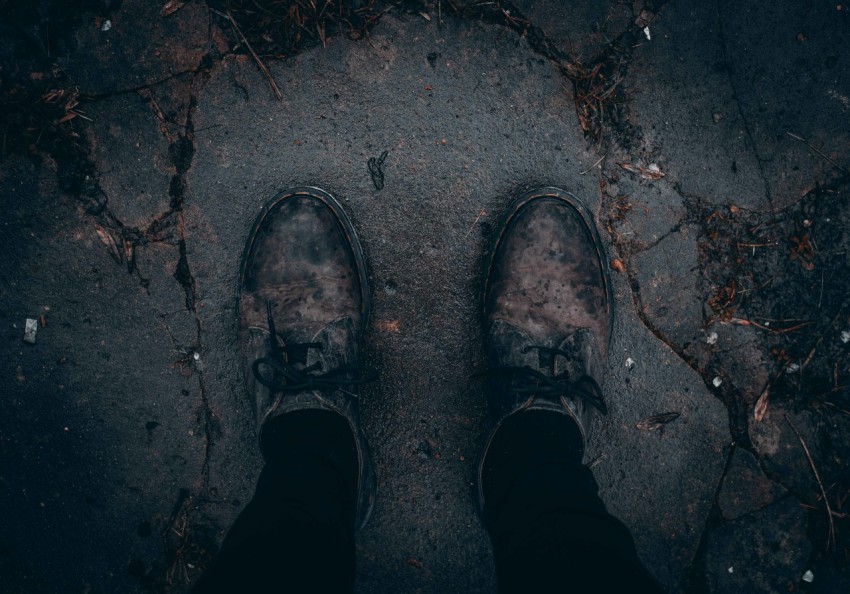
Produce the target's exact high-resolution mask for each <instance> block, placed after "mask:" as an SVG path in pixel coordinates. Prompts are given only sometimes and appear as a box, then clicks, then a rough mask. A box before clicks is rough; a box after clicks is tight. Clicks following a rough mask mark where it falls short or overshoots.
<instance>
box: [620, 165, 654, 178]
mask: <svg viewBox="0 0 850 594" xmlns="http://www.w3.org/2000/svg"><path fill="white" fill-rule="evenodd" d="M618 165H619V166H620V167H622V168H623V169H625V170H626V171H628V172H629V173H634V174H635V175H639V176H640V177H641V179H648V180H652V181H655V180H659V179H661V178H662V177H664V175H665V174H664V172H662V171H661V170H660V169H659V168H658V165H656V164H655V163H653V164H651V165H650V166H649V167H641V166H640V165H634V164H632V163H618Z"/></svg>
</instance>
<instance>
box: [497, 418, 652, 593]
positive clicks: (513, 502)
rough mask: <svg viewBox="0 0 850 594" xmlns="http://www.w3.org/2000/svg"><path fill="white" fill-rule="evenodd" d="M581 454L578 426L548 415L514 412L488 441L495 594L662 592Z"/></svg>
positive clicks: (567, 419)
mask: <svg viewBox="0 0 850 594" xmlns="http://www.w3.org/2000/svg"><path fill="white" fill-rule="evenodd" d="M581 455H582V440H581V435H580V433H579V429H578V427H577V426H576V425H575V423H574V422H573V421H572V420H571V419H569V418H568V417H566V416H564V415H559V414H557V413H552V412H548V411H530V412H521V413H517V414H515V415H513V416H512V417H510V418H509V419H507V420H506V421H505V423H504V424H503V425H502V427H500V428H499V430H498V431H497V433H496V435H495V436H494V438H493V442H492V443H491V446H490V449H489V451H488V453H487V458H486V459H485V466H484V477H483V480H484V489H485V493H486V496H487V505H486V508H485V517H484V523H485V525H486V527H487V530H488V531H489V532H490V536H491V539H492V541H493V550H494V553H495V560H496V575H497V580H498V584H499V591H500V592H549V591H557V592H571V593H583V592H631V593H643V592H652V593H655V592H661V588H660V587H659V586H658V584H657V582H655V580H654V579H653V578H652V577H651V576H650V574H649V573H648V572H647V571H646V569H645V568H644V567H643V565H642V564H641V562H640V560H639V559H638V556H637V553H636V551H635V546H634V542H633V540H632V537H631V535H630V534H629V531H628V529H627V528H626V527H625V526H624V525H623V524H622V523H621V522H619V521H618V520H617V519H615V518H614V517H613V516H611V515H610V514H609V513H608V512H607V511H606V510H605V506H604V505H603V503H602V501H601V500H600V499H599V496H598V494H597V487H596V482H595V481H594V480H593V475H592V474H591V472H590V470H588V468H587V467H586V466H583V465H582V464H581Z"/></svg>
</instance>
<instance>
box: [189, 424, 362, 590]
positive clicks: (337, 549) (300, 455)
mask: <svg viewBox="0 0 850 594" xmlns="http://www.w3.org/2000/svg"><path fill="white" fill-rule="evenodd" d="M261 447H262V451H263V458H264V459H265V462H266V465H265V467H264V468H263V471H262V473H261V474H260V479H259V481H258V483H257V490H256V492H255V494H254V498H253V499H252V500H251V502H250V503H249V504H248V505H247V506H246V507H245V509H244V510H243V511H242V513H241V514H240V515H239V517H238V518H237V519H236V522H235V523H234V525H233V527H232V528H231V529H230V532H228V534H227V538H226V539H225V541H224V545H223V546H222V550H221V553H220V555H219V557H218V558H217V559H216V561H215V562H214V563H213V565H212V566H211V567H210V568H209V569H208V571H207V572H206V573H205V574H204V575H203V576H202V577H201V579H200V580H199V581H198V583H197V584H196V586H195V589H194V592H196V593H208V592H351V591H352V590H353V588H354V569H355V568H354V562H355V550H354V515H355V505H356V488H357V487H356V485H357V450H356V446H355V442H354V436H353V434H352V431H351V427H350V425H349V424H348V422H347V421H346V420H345V418H343V417H342V416H339V415H336V414H334V413H331V412H326V411H313V410H310V411H301V412H295V413H289V414H286V415H281V416H280V417H277V418H275V419H273V420H271V421H269V425H268V426H267V427H266V428H265V430H264V432H263V443H262V444H261Z"/></svg>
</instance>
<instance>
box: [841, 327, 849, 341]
mask: <svg viewBox="0 0 850 594" xmlns="http://www.w3.org/2000/svg"><path fill="white" fill-rule="evenodd" d="M841 342H843V343H844V344H847V343H848V342H850V330H842V331H841Z"/></svg>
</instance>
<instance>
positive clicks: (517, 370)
mask: <svg viewBox="0 0 850 594" xmlns="http://www.w3.org/2000/svg"><path fill="white" fill-rule="evenodd" d="M532 349H535V350H537V351H540V352H544V353H550V354H552V355H554V356H561V357H564V358H565V359H567V360H568V361H569V360H571V359H572V355H571V354H570V353H568V352H567V351H563V350H561V349H553V348H549V347H544V346H525V347H523V348H522V352H523V353H527V352H529V351H531V350H532ZM485 374H487V375H492V376H499V377H504V378H505V379H506V380H507V386H508V388H507V389H508V391H510V392H512V393H513V394H517V395H520V396H524V395H528V396H531V395H535V394H536V395H537V396H538V397H543V398H560V397H561V396H566V397H578V398H581V399H583V400H584V401H585V402H587V403H588V404H590V405H591V406H593V407H594V408H596V409H597V410H598V411H599V412H601V413H602V414H603V415H605V414H608V407H607V406H606V405H605V401H604V400H603V398H602V388H600V387H599V384H597V383H596V380H594V379H593V378H592V377H590V376H589V375H583V376H581V377H580V378H578V379H577V380H575V381H570V378H569V374H568V373H567V372H566V371H564V372H563V373H559V374H557V375H555V376H553V377H550V376H548V375H544V374H542V373H540V372H539V371H537V370H536V369H532V368H531V367H529V366H528V365H524V366H522V367H516V366H510V365H498V366H495V367H491V368H490V369H488V370H487V371H486V372H485Z"/></svg>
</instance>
